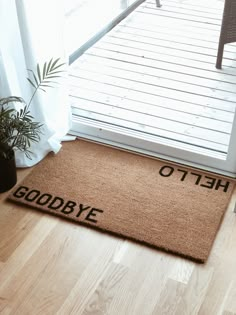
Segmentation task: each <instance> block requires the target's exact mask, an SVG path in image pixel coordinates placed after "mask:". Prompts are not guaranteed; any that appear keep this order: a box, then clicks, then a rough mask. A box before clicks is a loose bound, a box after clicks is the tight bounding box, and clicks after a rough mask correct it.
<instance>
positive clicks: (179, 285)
mask: <svg viewBox="0 0 236 315" xmlns="http://www.w3.org/2000/svg"><path fill="white" fill-rule="evenodd" d="M29 172H30V169H25V170H20V171H19V172H18V175H19V180H20V179H23V177H24V176H25V175H26V174H28V173H29ZM6 196H7V193H5V194H1V195H0V214H1V215H0V314H1V315H56V314H58V315H69V314H73V315H174V314H175V315H194V314H199V315H235V314H236V276H235V266H236V249H235V248H236V247H235V244H236V218H235V214H234V213H233V212H232V211H233V206H234V203H235V201H236V193H234V195H233V197H232V201H231V203H230V204H229V207H228V210H227V212H226V216H225V218H224V220H223V223H222V226H221V228H220V230H219V232H218V235H217V238H216V241H215V243H214V246H213V248H212V251H211V254H210V257H209V259H208V261H207V263H206V264H205V265H199V264H196V263H193V262H191V261H188V260H185V259H182V258H179V257H177V256H174V255H169V254H167V253H164V252H161V251H158V250H154V249H150V248H148V247H145V246H142V245H139V244H137V243H134V242H130V241H127V240H125V239H122V238H116V237H113V236H110V235H108V234H105V233H101V232H98V231H95V230H93V229H89V228H85V227H82V226H79V225H77V224H74V223H71V222H68V221H67V220H62V219H59V218H56V217H55V216H50V215H46V214H43V213H41V212H39V211H36V210H31V209H29V208H26V207H23V206H16V205H13V204H11V203H8V202H7V201H6V200H5V198H6ZM202 206H203V207H204V205H202Z"/></svg>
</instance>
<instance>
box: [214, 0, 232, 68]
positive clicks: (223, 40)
mask: <svg viewBox="0 0 236 315" xmlns="http://www.w3.org/2000/svg"><path fill="white" fill-rule="evenodd" d="M232 42H236V0H225V5H224V12H223V18H222V24H221V32H220V38H219V46H218V53H217V60H216V68H217V69H221V66H222V59H223V54H224V45H225V44H228V43H232Z"/></svg>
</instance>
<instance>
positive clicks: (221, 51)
mask: <svg viewBox="0 0 236 315" xmlns="http://www.w3.org/2000/svg"><path fill="white" fill-rule="evenodd" d="M223 54H224V44H221V43H219V47H218V53H217V59H216V68H217V69H221V67H222V59H223Z"/></svg>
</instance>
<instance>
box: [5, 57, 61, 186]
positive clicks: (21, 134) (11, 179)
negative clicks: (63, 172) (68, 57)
mask: <svg viewBox="0 0 236 315" xmlns="http://www.w3.org/2000/svg"><path fill="white" fill-rule="evenodd" d="M59 60H60V59H59V58H58V59H55V60H53V59H51V60H50V61H49V62H45V63H44V64H43V66H42V67H40V66H39V64H37V71H36V72H34V71H32V70H29V71H30V76H29V77H28V78H27V80H28V82H29V83H30V85H31V86H32V87H33V93H32V96H31V98H30V100H29V102H28V103H26V102H25V100H24V99H23V98H21V97H18V96H8V97H4V98H0V192H5V191H7V190H9V189H10V188H12V187H13V186H14V185H15V184H16V181H17V173H16V164H15V152H16V150H19V151H22V152H24V153H25V154H26V156H27V158H29V159H30V158H31V154H32V152H31V151H30V147H31V144H32V143H33V142H34V143H37V142H38V141H39V140H40V135H41V134H42V126H43V125H42V124H41V123H40V122H37V121H35V120H34V117H33V116H32V115H31V114H30V105H31V103H32V100H33V98H34V96H35V94H36V93H37V91H39V90H41V91H43V92H46V89H47V88H49V87H52V84H53V83H55V81H54V79H56V78H58V77H60V75H59V74H60V73H61V72H62V70H61V67H62V66H63V65H64V64H63V63H60V62H59ZM14 103H20V104H21V105H22V106H21V109H20V110H17V109H15V108H14V107H13V106H12V105H13V104H14Z"/></svg>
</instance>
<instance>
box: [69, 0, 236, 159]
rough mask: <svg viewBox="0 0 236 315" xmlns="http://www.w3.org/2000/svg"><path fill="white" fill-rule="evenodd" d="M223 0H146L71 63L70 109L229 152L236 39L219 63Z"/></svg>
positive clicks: (234, 99) (154, 134) (235, 86)
mask: <svg viewBox="0 0 236 315" xmlns="http://www.w3.org/2000/svg"><path fill="white" fill-rule="evenodd" d="M222 11H223V2H222V1H219V0H218V1H217V0H208V1H205V0H201V1H195V0H162V7H161V8H156V7H155V0H147V1H145V2H144V3H143V4H142V5H140V6H139V7H138V8H137V9H136V10H135V11H134V12H133V13H131V14H130V15H129V16H128V17H127V18H126V19H125V20H123V21H122V22H121V23H120V24H119V25H117V26H116V27H115V28H114V29H113V30H112V31H110V32H109V33H108V34H106V35H105V36H104V37H103V38H102V39H101V40H99V41H98V42H97V43H96V44H94V45H93V46H92V47H91V48H89V49H88V50H87V51H86V52H85V53H84V54H83V55H82V56H81V57H80V58H79V59H78V60H77V61H75V62H74V63H73V64H72V65H71V66H70V88H71V91H70V95H71V96H70V101H71V105H72V108H73V113H74V114H75V115H79V116H80V117H86V118H90V119H92V120H97V121H100V122H103V123H107V124H113V125H116V126H119V127H120V128H121V129H122V130H124V131H125V130H131V129H132V130H135V131H136V132H138V133H140V134H141V133H145V134H148V135H151V136H152V139H155V138H156V139H158V138H160V137H161V138H164V139H168V141H169V140H171V141H173V142H176V144H177V143H185V144H186V145H189V147H191V146H197V147H198V148H203V150H206V149H207V150H210V151H215V152H219V153H223V154H226V153H227V150H228V144H229V139H230V132H231V127H232V121H233V117H234V112H235V107H236V61H235V58H236V45H234V44H233V45H227V46H226V47H225V54H224V60H223V69H222V70H217V69H216V68H215V61H216V54H217V46H218V37H219V32H220V25H221V17H222Z"/></svg>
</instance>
